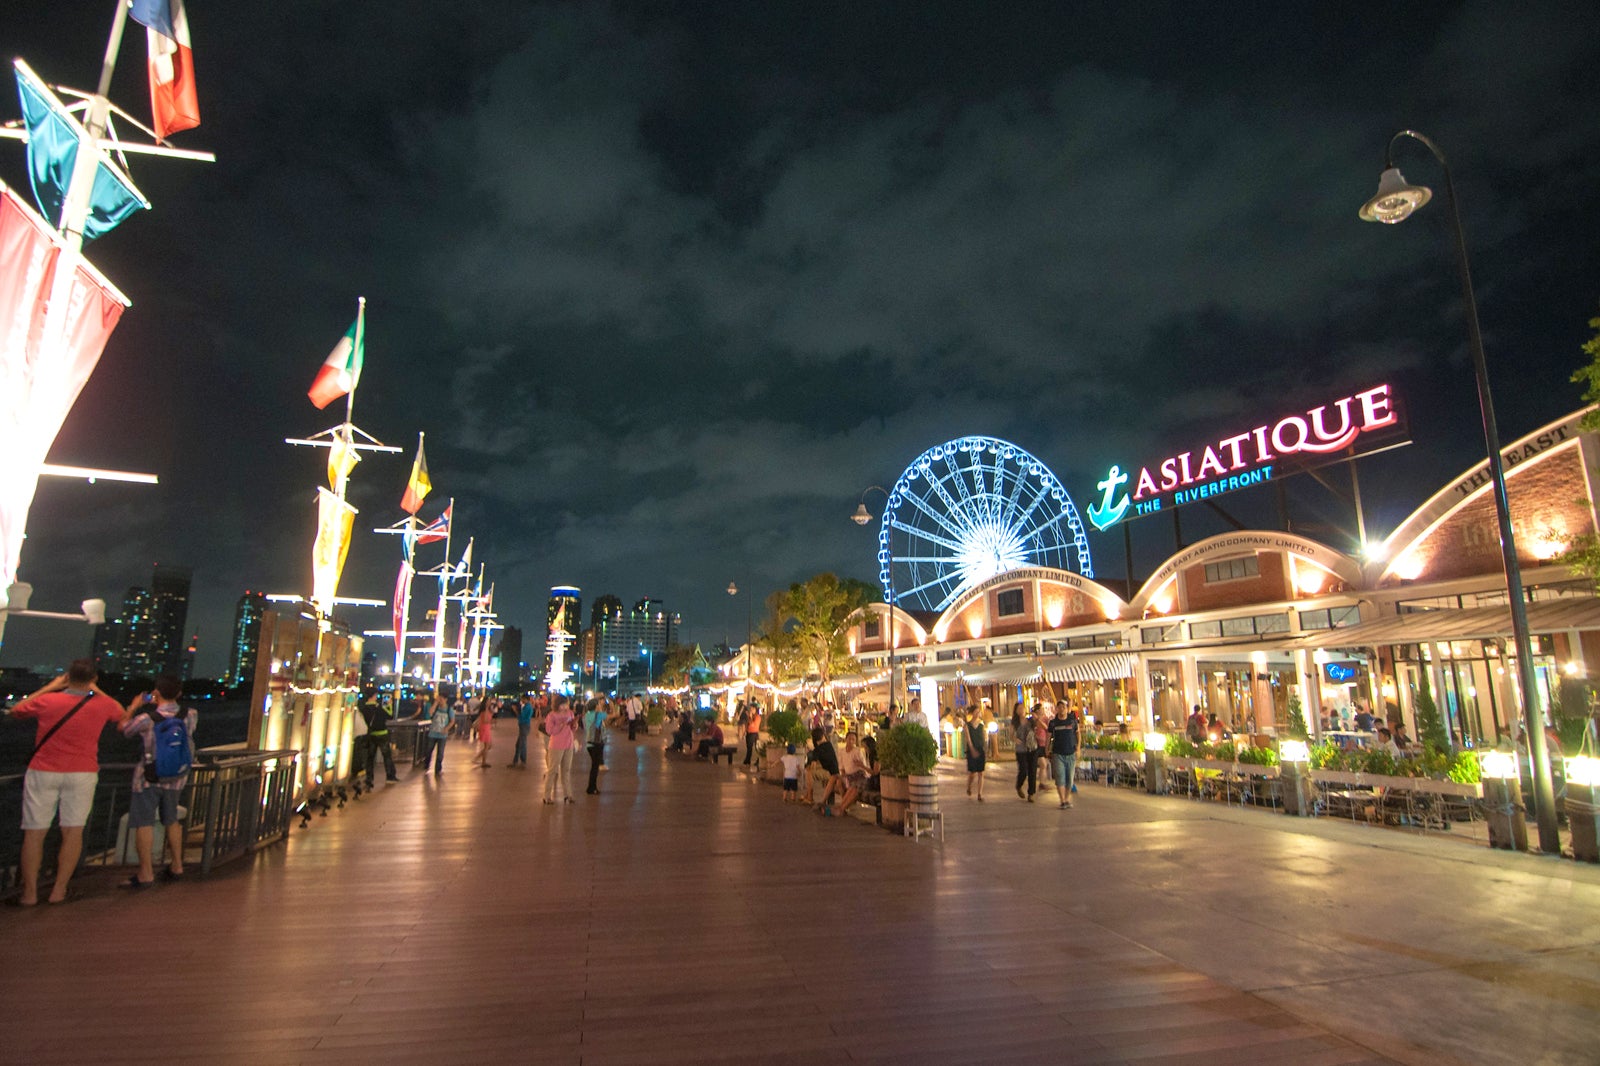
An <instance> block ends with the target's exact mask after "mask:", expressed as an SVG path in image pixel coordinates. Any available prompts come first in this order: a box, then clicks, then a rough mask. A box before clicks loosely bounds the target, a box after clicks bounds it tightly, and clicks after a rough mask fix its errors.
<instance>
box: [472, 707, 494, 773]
mask: <svg viewBox="0 0 1600 1066" xmlns="http://www.w3.org/2000/svg"><path fill="white" fill-rule="evenodd" d="M495 703H496V701H495V700H493V699H491V698H490V696H489V694H488V693H487V692H485V693H484V694H483V696H482V697H481V698H480V699H479V700H478V713H477V716H476V718H475V719H474V720H473V730H474V732H475V733H476V734H477V738H478V757H477V759H476V760H475V761H474V764H475V765H476V766H477V767H478V769H480V770H487V769H489V749H490V748H492V747H494V711H495Z"/></svg>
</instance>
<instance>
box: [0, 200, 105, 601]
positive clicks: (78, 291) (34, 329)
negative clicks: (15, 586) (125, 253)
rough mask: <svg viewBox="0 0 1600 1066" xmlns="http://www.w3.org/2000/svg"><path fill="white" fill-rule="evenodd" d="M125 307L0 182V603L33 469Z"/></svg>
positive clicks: (14, 559) (10, 577) (35, 479)
mask: <svg viewBox="0 0 1600 1066" xmlns="http://www.w3.org/2000/svg"><path fill="white" fill-rule="evenodd" d="M52 301H54V302H55V304H56V306H55V307H52ZM127 306H128V298H127V297H126V296H123V295H122V293H120V292H118V291H117V290H116V288H115V287H113V286H112V285H111V283H110V282H108V281H106V279H105V278H104V277H103V276H102V275H101V274H100V272H99V271H97V270H95V269H94V267H92V266H90V265H89V263H88V261H87V260H85V259H84V258H83V257H82V256H81V255H75V254H73V255H68V254H66V253H64V251H63V248H62V245H61V242H60V238H59V237H58V236H57V234H56V232H55V230H54V229H53V228H51V226H50V225H49V223H47V222H45V220H44V219H43V218H41V217H40V216H39V215H38V214H37V213H36V212H35V211H34V210H33V209H32V208H31V207H29V206H28V205H27V204H26V203H25V202H23V200H22V198H21V197H20V196H18V195H17V194H16V193H15V192H13V191H12V190H11V189H10V188H9V187H8V186H6V185H5V184H4V183H0V456H3V457H4V460H3V461H0V595H3V594H4V592H5V590H6V589H7V588H8V587H10V585H11V583H12V582H13V581H15V580H16V575H17V566H18V563H19V560H20V558H21V555H22V540H23V532H24V530H25V529H26V527H27V524H28V510H29V508H30V507H32V505H33V494H34V491H35V489H36V488H37V487H38V483H39V468H40V466H41V465H42V464H43V463H44V461H45V458H46V456H48V455H49V453H50V446H51V445H52V444H54V443H55V439H56V434H57V433H59V432H60V431H61V424H62V423H63V422H65V421H66V418H67V413H68V412H69V411H71V410H72V405H73V404H74V403H75V402H76V401H77V399H78V393H79V392H81V391H82V390H83V385H84V382H86V381H88V380H89V375H90V374H92V373H93V372H94V368H95V366H96V365H97V364H98V363H99V362H100V353H101V351H103V350H104V348H105V345H106V341H107V339H109V338H110V336H111V331H112V330H114V329H116V328H117V322H118V321H119V320H120V319H121V318H122V312H123V311H124V310H125V309H126V308H127Z"/></svg>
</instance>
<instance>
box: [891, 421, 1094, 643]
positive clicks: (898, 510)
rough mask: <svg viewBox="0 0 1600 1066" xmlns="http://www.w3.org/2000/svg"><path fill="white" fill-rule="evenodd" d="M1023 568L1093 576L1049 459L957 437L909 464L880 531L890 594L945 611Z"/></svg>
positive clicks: (1073, 512) (1079, 525)
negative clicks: (965, 595) (979, 587)
mask: <svg viewBox="0 0 1600 1066" xmlns="http://www.w3.org/2000/svg"><path fill="white" fill-rule="evenodd" d="M891 564H892V570H893V573H892V574H891V572H890V571H891ZM1022 566H1053V567H1060V568H1062V569H1065V570H1072V571H1074V572H1076V573H1079V574H1082V575H1083V576H1084V577H1093V576H1094V569H1093V564H1091V562H1090V561H1089V538H1088V537H1087V536H1086V535H1085V533H1084V528H1083V522H1082V521H1081V520H1080V519H1079V517H1078V509H1077V508H1076V507H1074V506H1073V503H1072V498H1071V497H1070V496H1068V495H1067V491H1066V490H1065V489H1063V488H1062V487H1061V482H1059V481H1057V480H1056V476H1055V475H1054V474H1052V473H1051V472H1050V468H1049V467H1047V466H1045V465H1044V464H1043V463H1041V462H1040V461H1039V460H1038V459H1036V458H1034V456H1032V455H1031V454H1029V453H1028V452H1027V451H1025V450H1024V449H1022V448H1019V447H1017V446H1016V445H1015V444H1010V443H1008V442H1006V441H1003V440H998V439H996V438H994V437H961V438H958V439H956V440H953V441H949V442H948V443H945V444H941V445H938V446H937V447H934V448H929V449H928V450H927V451H925V452H923V453H922V454H921V455H919V456H918V457H917V458H916V459H915V460H914V461H913V462H912V463H911V465H910V466H908V467H906V470H905V473H903V474H901V475H900V480H899V481H897V482H895V485H894V491H893V492H891V493H889V500H888V504H887V506H885V507H884V511H883V521H882V523H881V525H880V526H879V529H878V580H879V581H880V582H881V583H882V584H883V587H884V596H885V597H886V598H887V597H889V596H890V595H891V589H892V595H893V598H894V599H895V601H896V602H898V603H901V604H904V605H906V606H908V607H920V608H922V609H924V610H929V611H943V610H944V609H945V608H946V607H948V606H950V604H951V603H953V602H955V599H956V597H958V596H960V595H961V593H962V592H964V591H965V590H967V589H969V588H971V587H972V586H974V585H978V584H981V583H982V582H984V581H987V580H988V579H989V578H991V577H994V576H995V575H996V574H1001V573H1004V572H1005V571H1007V570H1014V569H1016V568H1018V567H1022Z"/></svg>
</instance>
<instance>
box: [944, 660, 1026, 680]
mask: <svg viewBox="0 0 1600 1066" xmlns="http://www.w3.org/2000/svg"><path fill="white" fill-rule="evenodd" d="M961 676H962V680H963V681H965V682H966V683H967V684H969V685H1006V684H1011V683H1012V682H1015V681H1037V680H1039V677H1040V667H1039V661H1038V660H1037V659H1032V658H1022V659H1003V660H1001V661H1000V662H991V663H974V664H971V665H969V666H968V668H967V669H966V670H965V671H964V672H963V673H962V675H961Z"/></svg>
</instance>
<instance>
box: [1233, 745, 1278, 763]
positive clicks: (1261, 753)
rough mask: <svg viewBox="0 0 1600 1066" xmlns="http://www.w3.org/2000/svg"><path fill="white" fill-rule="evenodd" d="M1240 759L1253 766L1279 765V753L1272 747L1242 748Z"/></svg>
mask: <svg viewBox="0 0 1600 1066" xmlns="http://www.w3.org/2000/svg"><path fill="white" fill-rule="evenodd" d="M1239 761H1240V762H1242V763H1249V764H1250V765H1252V766H1277V765H1278V753H1277V752H1276V751H1274V750H1272V749H1271V748H1240V749H1239Z"/></svg>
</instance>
